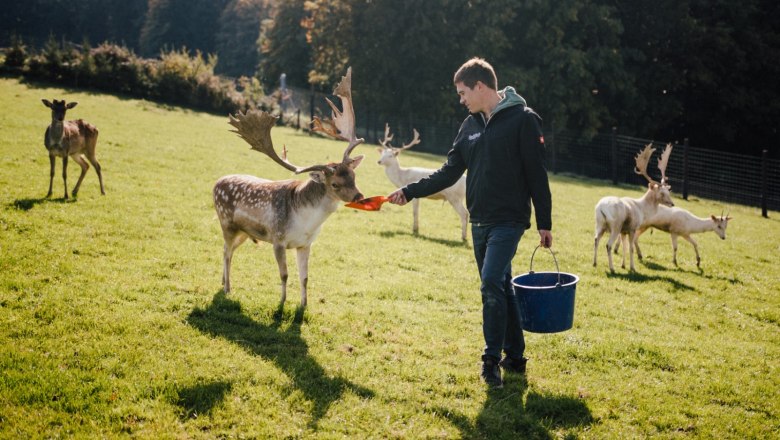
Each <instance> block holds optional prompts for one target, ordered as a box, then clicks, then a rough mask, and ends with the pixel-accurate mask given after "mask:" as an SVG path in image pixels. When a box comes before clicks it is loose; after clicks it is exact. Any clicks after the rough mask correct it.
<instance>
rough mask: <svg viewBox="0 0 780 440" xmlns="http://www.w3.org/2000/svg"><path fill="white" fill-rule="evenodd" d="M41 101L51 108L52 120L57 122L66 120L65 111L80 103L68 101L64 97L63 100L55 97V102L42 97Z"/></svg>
mask: <svg viewBox="0 0 780 440" xmlns="http://www.w3.org/2000/svg"><path fill="white" fill-rule="evenodd" d="M41 102H43V105H45V106H46V107H49V108H50V109H51V119H52V121H57V122H63V121H64V120H65V112H67V111H68V110H70V109H72V108H73V107H75V106H77V105H78V104H79V103H78V102H67V103H66V102H65V100H64V99H63V100H62V101H58V100H56V99H55V100H54V102H51V101H49V100H48V99H41Z"/></svg>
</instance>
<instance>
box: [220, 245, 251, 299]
mask: <svg viewBox="0 0 780 440" xmlns="http://www.w3.org/2000/svg"><path fill="white" fill-rule="evenodd" d="M223 236H224V238H225V247H224V254H223V259H222V290H224V292H225V294H228V293H230V264H231V263H232V262H233V252H234V251H235V250H236V248H237V247H239V246H241V244H242V243H243V242H244V241H245V240H246V239H247V237H248V236H247V235H246V234H243V233H240V232H239V233H238V234H229V233H224V234H223Z"/></svg>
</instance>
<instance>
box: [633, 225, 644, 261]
mask: <svg viewBox="0 0 780 440" xmlns="http://www.w3.org/2000/svg"><path fill="white" fill-rule="evenodd" d="M642 232H644V231H643V230H641V229H638V230H637V231H636V235H634V249H636V256H637V257H639V259H640V260H641V259H642V258H643V257H642V250H641V249H639V236H640V235H642Z"/></svg>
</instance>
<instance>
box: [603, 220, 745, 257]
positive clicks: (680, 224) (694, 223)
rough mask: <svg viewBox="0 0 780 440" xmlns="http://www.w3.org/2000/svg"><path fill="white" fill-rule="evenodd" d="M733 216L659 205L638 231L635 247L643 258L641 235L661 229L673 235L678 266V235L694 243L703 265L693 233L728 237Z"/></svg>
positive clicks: (674, 254) (694, 248)
mask: <svg viewBox="0 0 780 440" xmlns="http://www.w3.org/2000/svg"><path fill="white" fill-rule="evenodd" d="M729 220H731V217H729V216H728V214H726V216H725V217H724V216H723V212H721V215H720V217H715V216H714V215H711V216H710V217H709V218H701V217H697V216H695V215H693V214H691V213H690V212H689V211H686V210H685V209H682V208H677V207H675V208H667V207H665V206H663V205H662V206H659V207H658V211H657V212H656V213H655V215H654V216H652V217H651V218H650V219H649V220H648V221H646V222H645V223H644V224H643V225H642V226H641V227H640V228H639V229H638V230H637V232H636V236H635V237H634V247H635V248H636V254H637V256H638V257H639V259H640V260H641V259H642V250H641V249H639V236H640V235H642V233H644V232H645V231H646V230H648V229H649V228H654V229H659V230H661V231H664V232H668V233H669V234H670V235H671V237H672V250H673V254H672V255H673V256H672V261H673V262H674V265H675V266H677V237H682V238H684V239H685V240H687V241H688V242H689V243H690V244H691V245H693V250H694V252H696V267H701V257H700V256H699V244H698V243H696V240H694V239H693V237H691V234H698V233H700V232H707V231H713V232H715V233H716V234H718V237H720V239H721V240H725V239H726V228H727V227H728V225H729ZM619 245H620V242H618V244H617V245H616V246H615V252H617V251H618V248H619Z"/></svg>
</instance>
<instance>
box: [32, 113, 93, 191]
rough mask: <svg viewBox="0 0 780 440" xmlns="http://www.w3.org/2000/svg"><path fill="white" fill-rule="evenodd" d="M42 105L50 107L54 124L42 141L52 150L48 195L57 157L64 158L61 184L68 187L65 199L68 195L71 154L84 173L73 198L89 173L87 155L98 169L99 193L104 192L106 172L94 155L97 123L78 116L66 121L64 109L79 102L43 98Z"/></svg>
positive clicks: (52, 123)
mask: <svg viewBox="0 0 780 440" xmlns="http://www.w3.org/2000/svg"><path fill="white" fill-rule="evenodd" d="M41 102H43V105H45V106H46V107H49V108H50V109H51V124H50V125H49V126H48V127H46V134H45V135H44V139H43V144H44V145H45V146H46V149H47V150H49V164H50V172H49V192H48V193H47V194H46V197H51V194H52V184H53V183H54V161H55V159H56V158H57V157H61V158H62V183H63V185H64V186H65V198H66V199H67V198H68V156H70V157H72V158H73V160H75V161H76V163H77V164H79V166H81V175H80V176H79V180H78V182H76V186H75V187H74V188H73V197H76V194H78V192H79V188H80V187H81V181H82V180H84V176H85V175H86V174H87V170H88V169H89V164H87V162H86V161H85V160H84V156H86V157H87V160H89V163H91V164H92V165H93V166H94V167H95V172H96V173H97V175H98V180H99V181H100V194H103V195H105V194H106V191H105V189H104V188H103V174H102V173H101V170H100V163H99V162H98V160H97V157H96V156H95V146H96V145H97V137H98V129H97V127H95V126H94V125H92V124H90V123H88V122H86V121H84V120H83V119H77V120H75V121H66V120H65V112H67V111H68V110H70V109H72V108H73V107H75V106H76V105H78V102H67V103H66V102H65V100H64V99H63V100H62V101H58V100H56V99H55V100H54V101H53V102H52V101H49V100H48V99H41Z"/></svg>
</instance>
